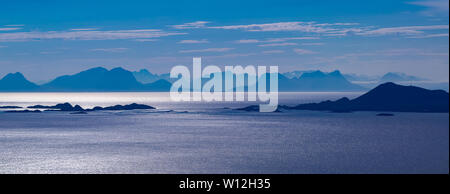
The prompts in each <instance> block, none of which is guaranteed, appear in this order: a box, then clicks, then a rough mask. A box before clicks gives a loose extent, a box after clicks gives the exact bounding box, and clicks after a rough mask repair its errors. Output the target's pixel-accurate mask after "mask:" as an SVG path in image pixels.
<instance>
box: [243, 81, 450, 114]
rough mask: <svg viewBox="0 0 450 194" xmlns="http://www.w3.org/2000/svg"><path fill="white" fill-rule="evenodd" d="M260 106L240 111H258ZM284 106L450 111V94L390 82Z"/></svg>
mask: <svg viewBox="0 0 450 194" xmlns="http://www.w3.org/2000/svg"><path fill="white" fill-rule="evenodd" d="M256 107H257V106H249V107H245V108H240V109H237V110H244V111H258V110H259V109H257V108H256ZM279 108H282V109H291V110H313V111H332V112H353V111H380V112H436V113H448V112H449V93H448V92H446V91H444V90H427V89H424V88H420V87H415V86H402V85H397V84H394V83H391V82H388V83H384V84H381V85H379V86H377V87H376V88H374V89H372V90H370V91H369V92H367V93H365V94H363V95H361V96H359V97H357V98H355V99H353V100H350V99H348V98H345V97H344V98H341V99H339V100H335V101H330V100H327V101H323V102H319V103H308V104H300V105H297V106H294V107H288V106H279Z"/></svg>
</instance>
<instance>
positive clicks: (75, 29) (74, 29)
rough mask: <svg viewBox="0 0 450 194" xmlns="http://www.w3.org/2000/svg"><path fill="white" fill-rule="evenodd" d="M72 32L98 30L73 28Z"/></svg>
mask: <svg viewBox="0 0 450 194" xmlns="http://www.w3.org/2000/svg"><path fill="white" fill-rule="evenodd" d="M70 30H72V31H92V30H98V28H73V29H70Z"/></svg>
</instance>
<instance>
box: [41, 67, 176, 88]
mask: <svg viewBox="0 0 450 194" xmlns="http://www.w3.org/2000/svg"><path fill="white" fill-rule="evenodd" d="M167 83H168V82H167V81H156V82H154V83H151V84H142V83H140V82H138V81H137V80H136V78H135V77H134V75H133V73H131V72H130V71H127V70H125V69H122V68H114V69H111V70H110V71H108V70H107V69H105V68H102V67H97V68H93V69H89V70H86V71H83V72H80V73H77V74H75V75H65V76H61V77H58V78H56V79H55V80H53V81H51V82H49V83H47V84H44V85H42V90H43V91H70V92H72V91H83V92H95V91H169V90H170V86H169V87H168V86H167V85H168V84H167ZM169 84H170V83H169Z"/></svg>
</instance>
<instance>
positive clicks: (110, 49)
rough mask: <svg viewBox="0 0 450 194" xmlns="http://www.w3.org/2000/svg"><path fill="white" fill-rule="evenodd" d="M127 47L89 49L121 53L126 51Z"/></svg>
mask: <svg viewBox="0 0 450 194" xmlns="http://www.w3.org/2000/svg"><path fill="white" fill-rule="evenodd" d="M127 50H128V48H97V49H91V51H100V52H109V53H122V52H125V51H127Z"/></svg>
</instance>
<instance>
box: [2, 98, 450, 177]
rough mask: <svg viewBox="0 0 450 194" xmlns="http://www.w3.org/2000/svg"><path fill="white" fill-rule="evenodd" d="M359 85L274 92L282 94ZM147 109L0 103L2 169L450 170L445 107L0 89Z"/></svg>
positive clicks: (34, 101)
mask: <svg viewBox="0 0 450 194" xmlns="http://www.w3.org/2000/svg"><path fill="white" fill-rule="evenodd" d="M358 95H360V94H359V93H280V104H288V105H294V104H299V103H305V102H318V101H321V100H328V99H330V100H333V99H337V98H340V97H344V96H346V97H350V98H353V97H356V96H358ZM62 102H69V103H72V104H79V105H81V106H83V107H84V108H90V107H93V106H97V105H100V106H109V105H115V104H130V103H134V102H135V103H142V104H148V105H152V106H155V107H156V108H158V109H157V110H149V111H145V110H144V111H142V110H141V111H105V112H91V113H89V114H87V115H72V114H69V113H58V112H51V113H20V114H19V113H0V173H448V172H449V166H448V164H449V115H448V114H447V113H445V114H442V113H440V114H435V113H394V114H395V116H393V117H379V116H375V115H376V114H377V112H354V113H329V112H314V111H285V112H281V113H258V112H241V111H235V110H231V109H224V108H225V107H229V108H236V107H243V106H245V105H248V104H257V103H254V102H239V103H237V102H231V103H230V102H212V103H206V102H195V103H194V102H180V103H174V102H171V101H170V99H169V98H168V94H167V93H0V106H4V105H18V106H28V105H36V104H42V105H54V104H56V103H62ZM169 110H173V111H169Z"/></svg>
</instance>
